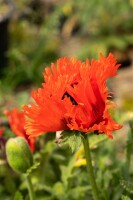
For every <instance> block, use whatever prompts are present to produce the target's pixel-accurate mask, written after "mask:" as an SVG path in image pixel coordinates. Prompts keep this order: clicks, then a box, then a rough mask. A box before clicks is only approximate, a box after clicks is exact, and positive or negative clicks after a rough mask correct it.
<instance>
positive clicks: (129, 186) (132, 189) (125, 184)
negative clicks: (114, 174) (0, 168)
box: [120, 179, 133, 193]
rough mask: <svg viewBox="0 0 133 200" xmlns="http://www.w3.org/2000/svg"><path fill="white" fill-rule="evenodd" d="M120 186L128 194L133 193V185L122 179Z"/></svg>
mask: <svg viewBox="0 0 133 200" xmlns="http://www.w3.org/2000/svg"><path fill="white" fill-rule="evenodd" d="M120 184H121V186H122V187H123V188H124V189H125V190H126V191H127V192H129V193H133V183H131V182H129V181H126V180H124V179H121V180H120Z"/></svg>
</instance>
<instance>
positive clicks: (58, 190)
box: [52, 182, 65, 198]
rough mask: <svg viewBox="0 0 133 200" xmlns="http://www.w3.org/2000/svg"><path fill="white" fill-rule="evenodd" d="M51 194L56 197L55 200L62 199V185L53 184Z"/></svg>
mask: <svg viewBox="0 0 133 200" xmlns="http://www.w3.org/2000/svg"><path fill="white" fill-rule="evenodd" d="M52 192H53V195H54V196H55V197H57V198H61V197H62V198H63V196H64V193H65V191H64V186H63V184H62V183H61V182H57V183H55V184H54V186H53V190H52Z"/></svg>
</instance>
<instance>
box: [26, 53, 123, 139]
mask: <svg viewBox="0 0 133 200" xmlns="http://www.w3.org/2000/svg"><path fill="white" fill-rule="evenodd" d="M119 66H120V65H119V64H116V59H115V57H114V56H113V55H112V54H111V53H110V54H109V55H108V57H107V58H106V57H104V56H103V55H102V54H101V55H100V59H99V60H94V59H93V60H92V61H91V63H90V61H89V60H88V59H87V60H86V61H85V62H81V61H80V60H77V59H76V58H71V59H69V58H67V57H64V58H60V59H58V60H57V63H56V64H51V68H49V67H47V68H46V69H45V72H44V74H43V76H44V83H43V84H42V88H39V89H38V90H37V91H33V93H32V97H33V99H34V100H35V102H34V103H31V104H30V105H29V106H26V105H25V106H24V112H25V115H26V116H27V117H28V118H27V119H26V124H25V128H26V132H27V134H28V135H30V137H36V136H38V135H40V134H42V133H45V132H55V131H61V130H78V131H81V132H85V133H88V132H92V131H94V132H97V133H105V134H107V135H108V136H109V137H110V138H112V137H113V136H112V131H115V130H118V129H120V128H121V127H122V126H121V125H119V124H118V123H116V122H115V121H114V120H113V119H112V118H111V116H110V114H109V108H111V107H113V103H112V102H111V101H110V100H109V99H108V97H109V96H110V93H109V92H108V88H107V85H106V80H107V79H108V78H110V77H113V76H115V75H116V71H117V69H118V67H119Z"/></svg>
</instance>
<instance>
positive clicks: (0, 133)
mask: <svg viewBox="0 0 133 200" xmlns="http://www.w3.org/2000/svg"><path fill="white" fill-rule="evenodd" d="M3 132H4V128H0V136H2V134H3Z"/></svg>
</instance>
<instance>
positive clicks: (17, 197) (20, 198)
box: [13, 191, 24, 200]
mask: <svg viewBox="0 0 133 200" xmlns="http://www.w3.org/2000/svg"><path fill="white" fill-rule="evenodd" d="M13 200H24V199H23V196H22V194H21V193H20V192H19V191H17V192H15V195H14V198H13Z"/></svg>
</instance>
